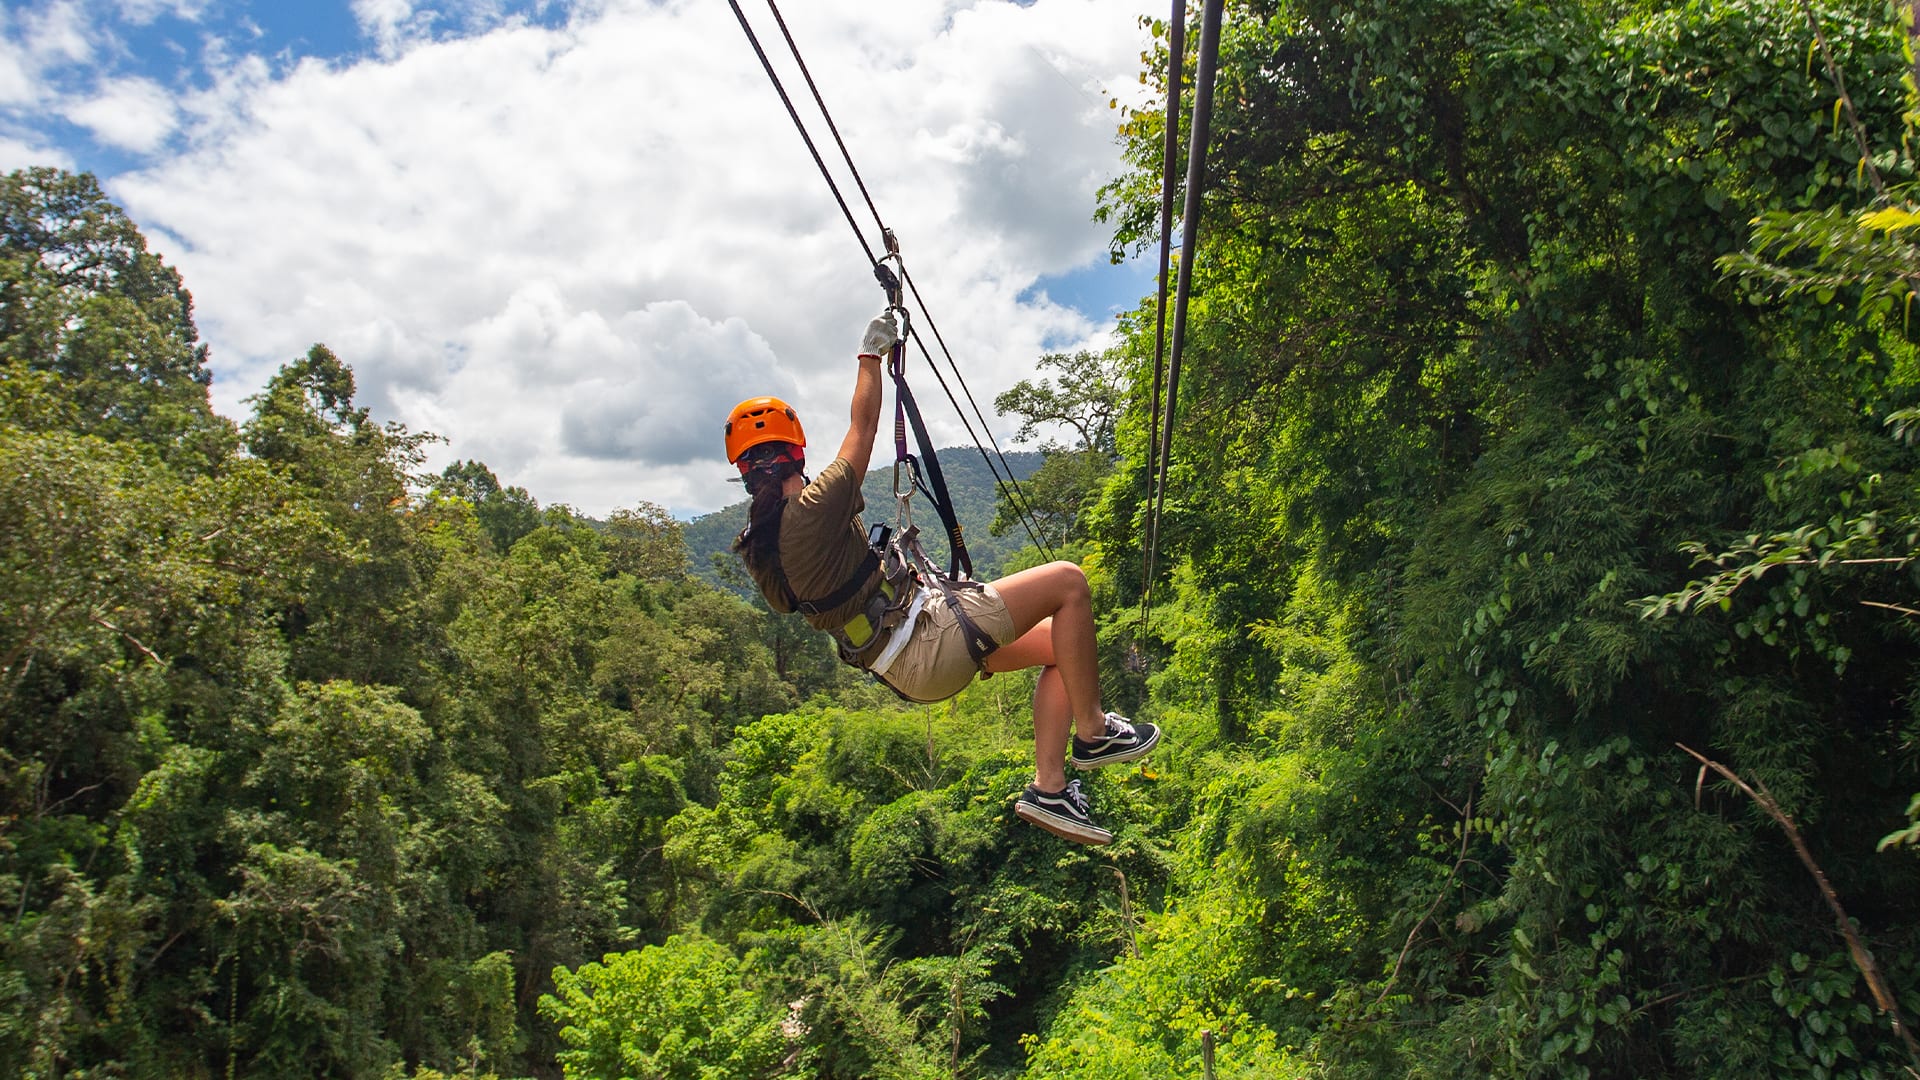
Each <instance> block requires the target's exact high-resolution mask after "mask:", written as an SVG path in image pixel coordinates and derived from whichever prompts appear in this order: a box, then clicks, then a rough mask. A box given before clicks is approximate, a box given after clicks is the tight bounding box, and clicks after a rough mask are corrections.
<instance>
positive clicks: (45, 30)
mask: <svg viewBox="0 0 1920 1080" xmlns="http://www.w3.org/2000/svg"><path fill="white" fill-rule="evenodd" d="M88 26H89V23H88V20H87V14H86V11H85V5H83V4H82V3H80V2H79V0H56V2H55V3H52V4H48V5H47V6H46V7H44V8H40V9H39V10H37V11H29V12H27V13H25V14H24V15H22V16H20V27H21V29H22V30H23V31H24V40H25V44H26V50H27V52H28V53H29V54H30V55H31V56H32V57H33V58H34V61H35V63H36V66H46V65H50V64H54V63H61V62H64V63H72V64H77V63H81V62H83V61H85V60H87V59H89V58H90V57H92V55H93V42H92V40H91V39H90V37H89V35H88V32H87V29H88Z"/></svg>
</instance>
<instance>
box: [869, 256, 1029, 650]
mask: <svg viewBox="0 0 1920 1080" xmlns="http://www.w3.org/2000/svg"><path fill="white" fill-rule="evenodd" d="M880 235H881V237H882V239H883V240H884V241H885V243H886V249H887V253H886V255H884V256H882V257H881V258H880V259H877V260H875V261H874V264H873V275H874V278H875V279H876V280H878V281H879V282H880V287H881V289H882V290H884V291H885V292H886V294H887V308H888V310H889V311H896V312H898V313H899V315H900V320H901V321H900V337H899V338H898V339H897V340H895V341H894V343H893V348H892V349H891V350H890V352H889V355H888V357H887V374H888V375H889V376H891V377H892V378H893V497H894V500H895V502H896V503H897V505H898V510H897V511H896V515H895V522H894V530H893V535H894V536H895V537H896V539H895V541H894V544H895V548H896V549H897V550H898V551H899V553H900V554H901V556H902V559H903V561H905V562H907V563H908V564H909V565H911V566H912V567H913V568H914V569H915V571H916V572H917V573H918V575H919V577H920V579H921V581H922V582H923V583H924V584H927V585H931V586H932V587H933V588H935V589H938V590H939V592H940V595H941V598H942V599H943V600H944V601H945V602H946V604H947V606H948V607H949V608H951V609H952V611H953V614H954V617H955V619H956V620H957V621H958V622H959V624H960V629H961V631H962V636H963V637H964V639H965V641H966V645H967V655H968V656H970V657H972V658H973V664H974V666H975V667H981V666H983V665H984V664H986V662H987V657H988V656H989V655H991V654H992V653H993V651H994V650H995V649H997V648H999V647H1000V646H999V643H998V642H996V641H994V640H993V638H992V636H991V635H989V634H987V633H986V632H985V631H983V630H981V629H980V627H979V625H978V624H977V623H975V622H974V621H973V618H972V617H971V616H970V615H968V614H967V609H966V605H965V604H963V603H962V602H961V600H960V594H961V593H963V592H967V591H970V590H979V589H983V588H985V586H984V585H982V584H980V583H979V582H977V581H974V580H972V578H973V559H972V557H971V556H969V555H968V554H967V541H966V537H965V536H964V535H963V533H962V530H961V528H960V519H959V517H958V515H956V514H955V513H954V508H953V497H952V495H951V494H950V493H949V492H948V490H947V480H946V476H945V475H944V474H943V473H942V472H941V470H940V457H939V455H938V454H936V453H935V452H934V448H933V440H932V438H930V437H929V436H928V434H927V425H926V423H925V422H924V421H923V420H921V418H920V407H919V406H918V405H917V404H915V402H914V400H913V389H912V388H911V387H909V386H908V385H907V373H906V368H907V341H908V339H910V338H911V337H912V336H913V319H912V314H911V313H910V312H908V311H907V309H906V307H905V306H904V305H902V304H901V303H900V299H901V295H900V281H901V279H903V278H905V277H906V273H907V267H906V263H905V261H903V260H902V259H901V257H900V242H899V240H898V239H896V238H895V237H894V235H893V230H892V229H884V228H883V229H882V231H881V234H880ZM889 260H891V261H892V262H893V263H894V265H895V266H898V267H899V268H900V273H899V274H898V275H895V274H894V273H893V271H892V270H891V269H890V268H889V267H888V266H887V262H888V261H889ZM909 422H911V424H912V426H913V434H914V438H915V439H916V440H917V441H918V442H919V445H920V456H919V457H915V456H914V455H913V454H912V453H911V452H910V451H909V450H908V449H907V426H908V424H909ZM922 465H925V472H924V474H923V473H922V471H921V466H922ZM903 477H904V478H905V479H906V481H907V482H906V484H905V486H904V487H903V486H902V484H901V481H902V479H903ZM916 490H918V491H922V492H924V493H926V496H927V498H928V500H930V501H931V502H932V503H933V509H934V512H935V513H936V514H938V515H939V517H940V524H941V526H942V527H944V528H945V529H946V533H947V551H948V556H949V557H948V559H947V570H946V572H944V573H943V572H941V570H940V569H939V568H938V567H936V566H934V565H933V561H932V560H931V559H929V558H928V557H927V554H926V552H925V551H923V550H922V549H921V547H920V529H919V526H917V525H915V524H914V523H913V493H914V492H915V491H916Z"/></svg>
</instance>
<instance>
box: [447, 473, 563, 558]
mask: <svg viewBox="0 0 1920 1080" xmlns="http://www.w3.org/2000/svg"><path fill="white" fill-rule="evenodd" d="M433 490H434V491H437V492H440V493H442V494H445V495H452V496H457V497H459V498H462V499H465V500H467V502H469V503H471V504H473V509H474V513H475V514H477V515H478V516H479V519H480V528H481V529H482V530H483V531H484V532H485V533H486V534H487V539H488V540H490V541H492V542H493V549H494V550H495V551H498V552H500V553H502V554H505V553H506V552H507V551H509V550H511V549H512V548H513V545H514V542H515V541H516V540H519V539H520V538H521V537H523V536H525V535H527V534H528V533H530V532H532V531H533V530H535V529H537V528H539V527H540V503H539V501H538V500H536V499H535V498H534V497H533V496H532V495H529V494H527V489H525V488H523V487H510V488H502V487H501V486H500V478H499V477H497V476H495V475H494V474H493V470H492V469H489V468H487V467H486V466H485V465H482V464H481V463H479V462H478V461H456V462H454V463H453V464H451V465H449V466H447V467H446V468H445V469H443V470H441V472H440V475H439V477H437V478H436V479H435V480H434V482H433Z"/></svg>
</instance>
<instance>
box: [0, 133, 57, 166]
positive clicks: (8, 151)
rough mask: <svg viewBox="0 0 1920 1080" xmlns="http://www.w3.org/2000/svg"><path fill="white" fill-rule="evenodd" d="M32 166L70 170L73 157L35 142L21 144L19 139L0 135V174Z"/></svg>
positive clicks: (55, 148)
mask: <svg viewBox="0 0 1920 1080" xmlns="http://www.w3.org/2000/svg"><path fill="white" fill-rule="evenodd" d="M34 165H48V166H52V167H53V168H56V169H67V170H72V168H73V157H72V156H71V155H69V154H68V153H67V152H66V151H65V150H61V149H59V148H57V147H50V146H42V145H40V144H38V143H35V142H22V141H21V140H19V139H14V138H9V137H7V136H4V135H0V173H7V172H12V171H14V170H15V169H25V168H29V167H31V166H34Z"/></svg>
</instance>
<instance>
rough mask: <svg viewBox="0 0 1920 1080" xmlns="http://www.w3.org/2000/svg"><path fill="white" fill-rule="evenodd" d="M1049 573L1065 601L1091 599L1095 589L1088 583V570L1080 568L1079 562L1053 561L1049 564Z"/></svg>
mask: <svg viewBox="0 0 1920 1080" xmlns="http://www.w3.org/2000/svg"><path fill="white" fill-rule="evenodd" d="M1047 573H1048V574H1049V575H1051V576H1052V578H1053V580H1054V582H1055V585H1054V587H1055V588H1056V589H1057V590H1059V593H1060V599H1061V600H1062V601H1063V602H1074V601H1091V600H1092V598H1093V590H1092V589H1091V588H1090V587H1088V585H1087V572H1086V571H1085V570H1082V569H1080V564H1079V563H1072V562H1067V561H1065V560H1061V561H1060V562H1053V563H1048V564H1047Z"/></svg>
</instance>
